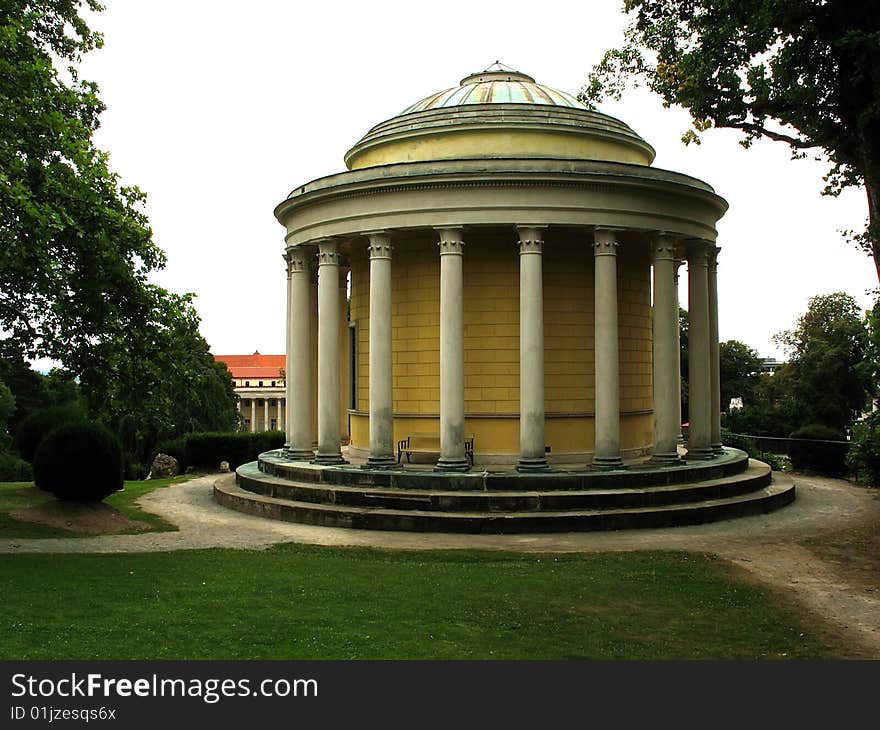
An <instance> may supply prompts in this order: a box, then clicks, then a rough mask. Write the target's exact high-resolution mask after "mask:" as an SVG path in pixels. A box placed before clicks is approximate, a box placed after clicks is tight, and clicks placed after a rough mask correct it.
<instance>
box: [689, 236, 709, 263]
mask: <svg viewBox="0 0 880 730" xmlns="http://www.w3.org/2000/svg"><path fill="white" fill-rule="evenodd" d="M712 248H714V246H713V244H712V242H711V241H707V240H705V239H703V238H690V239H688V240H687V241H685V257H686V258H687V262H688V264H689V265H693V266H708V265H709V252H710V250H711V249H712Z"/></svg>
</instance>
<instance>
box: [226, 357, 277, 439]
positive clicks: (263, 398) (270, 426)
mask: <svg viewBox="0 0 880 730" xmlns="http://www.w3.org/2000/svg"><path fill="white" fill-rule="evenodd" d="M214 359H215V360H218V361H219V362H223V363H226V367H227V368H228V370H229V372H230V373H231V375H232V381H233V384H234V385H235V392H236V394H237V395H238V397H239V408H240V409H241V417H242V422H243V423H244V427H245V430H246V431H251V432H256V431H275V430H278V431H283V430H284V411H285V405H286V403H285V400H286V399H285V387H284V386H285V365H286V362H287V357H286V356H285V355H262V354H260V353H259V352H255V353H254V354H253V355H214Z"/></svg>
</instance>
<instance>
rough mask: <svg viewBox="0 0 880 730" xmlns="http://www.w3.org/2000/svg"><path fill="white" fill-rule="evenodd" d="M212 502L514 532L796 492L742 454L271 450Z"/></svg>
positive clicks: (692, 514)
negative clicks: (588, 462)
mask: <svg viewBox="0 0 880 730" xmlns="http://www.w3.org/2000/svg"><path fill="white" fill-rule="evenodd" d="M214 498H215V500H216V501H217V502H218V503H220V504H222V505H224V506H227V507H230V508H232V509H236V510H239V511H241V512H246V513H248V514H253V515H259V516H262V517H267V518H272V519H277V520H284V521H288V522H299V523H303V524H309V525H320V526H325V527H347V528H353V529H369V530H405V531H417V532H456V533H487V534H508V533H521V532H524V533H527V532H578V531H590V530H621V529H630V528H645V527H667V526H673V525H688V524H698V523H702V522H713V521H716V520H724V519H731V518H734V517H742V516H745V515H752V514H760V513H764V512H770V511H772V510H775V509H778V508H780V507H783V506H785V505H786V504H789V503H790V502H792V501H793V500H794V498H795V486H794V484H793V483H792V482H791V480H790V479H788V478H786V477H784V476H781V475H776V477H775V478H774V475H773V474H772V473H771V471H770V467H768V466H767V465H766V464H764V463H762V462H759V461H754V460H750V459H749V458H748V456H747V455H746V454H745V453H743V452H742V451H738V450H736V449H725V453H724V454H723V455H722V456H720V457H718V458H716V459H713V460H711V461H705V462H692V463H689V464H686V465H684V466H676V467H654V466H651V465H650V464H644V465H638V466H634V467H632V468H629V469H626V470H620V471H614V472H602V471H553V472H550V473H546V474H518V473H516V472H512V471H494V472H489V471H471V472H467V473H464V474H446V473H440V472H434V471H429V470H424V469H421V470H419V469H411V468H401V469H395V470H391V471H384V470H369V469H363V468H360V467H358V466H354V465H347V466H341V467H337V466H334V467H327V466H318V465H313V464H308V463H305V462H291V461H287V460H286V459H285V458H284V455H283V454H282V453H281V452H267V453H266V454H262V455H261V456H260V459H259V461H257V462H251V463H249V464H244V465H242V466H241V467H239V468H238V469H237V471H236V474H235V475H229V476H228V477H224V478H222V479H220V480H218V482H217V483H216V484H215V486H214Z"/></svg>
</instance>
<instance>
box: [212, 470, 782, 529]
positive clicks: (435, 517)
mask: <svg viewBox="0 0 880 730" xmlns="http://www.w3.org/2000/svg"><path fill="white" fill-rule="evenodd" d="M214 498H215V499H216V501H217V502H218V503H220V504H222V505H225V506H227V507H230V508H232V509H236V510H239V511H241V512H246V513H248V514H253V515H258V516H261V517H270V518H273V519H277V520H284V521H287V522H298V523H303V524H308V525H320V526H324V527H346V528H353V529H369V530H404V531H416V532H441V533H442V532H456V533H476V534H480V533H488V534H508V533H527V532H580V531H592V530H621V529H630V528H649V527H669V526H675V525H690V524H699V523H704V522H714V521H717V520H724V519H730V518H733V517H743V516H746V515H752V514H760V513H764V512H770V511H772V510H775V509H778V508H780V507H782V506H784V505H786V504H789V503H790V502H792V501H793V500H794V498H795V485H794V483H793V482H792V481H791V480H790V479H788V478H786V477H780V478H778V479H777V480H776V481H773V482H771V483H770V484H769V485H767V486H765V487H763V488H759V489H757V490H754V491H750V492H749V493H747V494H738V495H735V496H728V497H723V498H720V499H705V500H700V501H695V502H690V503H678V504H667V505H653V506H648V507H616V508H609V509H569V510H541V511H535V510H528V509H523V510H518V511H497V512H492V511H457V512H443V511H436V510H428V509H422V508H420V507H423V506H427V504H426V503H423V502H414V503H413V505H412V507H411V508H408V509H391V508H388V507H368V506H357V505H345V504H332V503H326V504H321V503H314V502H303V501H297V500H288V499H278V498H276V497H270V496H265V495H262V494H256V493H254V492H250V491H247V490H245V489H242V488H241V487H240V486H238V485H237V484H236V483H235V480H234V477H233V476H231V475H230V476H229V477H224V478H222V479H220V480H218V482H217V483H216V484H215V486H214Z"/></svg>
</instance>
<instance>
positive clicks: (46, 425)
mask: <svg viewBox="0 0 880 730" xmlns="http://www.w3.org/2000/svg"><path fill="white" fill-rule="evenodd" d="M84 420H85V414H84V413H83V412H82V411H81V410H80V409H79V408H76V407H73V406H52V407H50V408H44V409H43V410H40V411H35V412H34V413H31V414H30V415H29V416H27V417H26V418H25V419H24V420H22V422H21V423H19V424H18V428H17V429H16V431H15V443H14V446H15V449H16V451H18V453H19V454H20V455H21V458H22V459H24V460H25V461H29V462H30V463H31V464H33V463H34V456H35V454H36V453H37V447H38V446H39V445H40V443H41V442H42V441H43V439H44V438H46V436H48V435H49V433H50V432H51V431H52V430H53V429H55V428H58V427H59V426H63V425H65V424H67V423H80V422H82V421H84Z"/></svg>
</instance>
